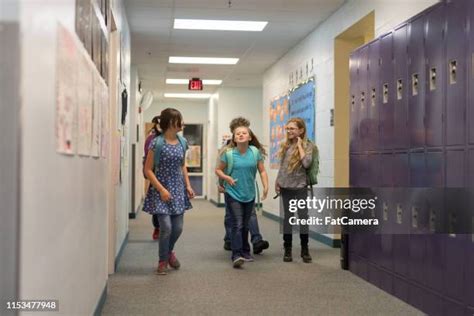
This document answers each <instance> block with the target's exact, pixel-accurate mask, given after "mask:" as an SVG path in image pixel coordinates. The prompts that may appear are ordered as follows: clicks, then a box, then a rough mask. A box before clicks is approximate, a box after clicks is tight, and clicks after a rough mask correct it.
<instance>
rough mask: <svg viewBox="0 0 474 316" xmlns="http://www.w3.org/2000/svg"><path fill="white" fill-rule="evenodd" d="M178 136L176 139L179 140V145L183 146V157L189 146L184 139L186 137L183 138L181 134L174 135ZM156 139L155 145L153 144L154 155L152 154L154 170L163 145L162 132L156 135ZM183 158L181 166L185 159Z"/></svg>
mask: <svg viewBox="0 0 474 316" xmlns="http://www.w3.org/2000/svg"><path fill="white" fill-rule="evenodd" d="M176 136H178V141H179V144H180V145H181V147H182V148H183V151H184V157H185V158H186V151H187V150H188V148H189V146H188V141H187V140H186V138H184V137H183V136H181V135H176ZM154 141H156V145H155V156H154V158H155V159H154V167H155V170H156V168H157V167H158V164H159V162H160V154H161V150H162V149H163V146H164V145H165V138H164V137H163V134H161V135H159V136H157V137H156V138H155V140H154ZM185 158H184V159H183V164H182V165H183V166H184V163H185V161H186V159H185Z"/></svg>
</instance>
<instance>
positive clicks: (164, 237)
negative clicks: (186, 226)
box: [158, 214, 184, 261]
mask: <svg viewBox="0 0 474 316" xmlns="http://www.w3.org/2000/svg"><path fill="white" fill-rule="evenodd" d="M183 216H184V214H181V215H163V214H160V215H158V221H159V222H160V241H159V243H158V244H159V251H158V255H159V258H160V261H168V259H169V254H170V253H171V252H172V251H173V249H174V245H175V243H176V241H177V240H178V238H179V236H180V235H181V232H182V231H183Z"/></svg>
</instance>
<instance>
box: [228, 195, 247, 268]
mask: <svg viewBox="0 0 474 316" xmlns="http://www.w3.org/2000/svg"><path fill="white" fill-rule="evenodd" d="M225 202H226V205H228V206H229V213H230V216H231V221H232V238H231V245H232V260H234V259H235V258H238V257H240V256H243V255H250V244H249V236H248V235H249V221H250V216H251V214H252V210H253V208H254V201H250V202H246V203H244V202H239V201H237V200H235V199H233V198H232V197H231V196H230V195H229V194H225Z"/></svg>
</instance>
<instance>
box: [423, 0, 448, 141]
mask: <svg viewBox="0 0 474 316" xmlns="http://www.w3.org/2000/svg"><path fill="white" fill-rule="evenodd" d="M444 20H445V6H444V5H443V4H440V5H438V6H437V8H436V9H434V10H432V11H430V12H429V13H428V14H427V15H426V35H425V38H426V42H425V49H426V51H425V52H426V59H427V62H428V69H427V73H428V78H427V79H428V83H427V87H426V104H425V105H426V109H425V116H426V118H425V124H426V130H425V132H426V146H429V147H436V146H442V145H443V111H444V110H443V109H444V92H443V90H444V86H445V85H444V82H445V81H444V80H445V79H444V78H445V67H444V60H445V57H444V45H443V42H444V31H445V30H444V26H445V24H444V23H443V21H444Z"/></svg>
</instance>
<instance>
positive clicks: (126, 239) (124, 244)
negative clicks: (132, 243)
mask: <svg viewBox="0 0 474 316" xmlns="http://www.w3.org/2000/svg"><path fill="white" fill-rule="evenodd" d="M128 234H129V232H127V235H126V236H125V239H124V240H123V242H122V245H121V246H120V250H119V253H118V254H117V256H116V257H115V264H114V271H117V267H118V264H119V263H120V259H121V258H122V254H123V250H124V249H125V246H126V245H127V243H128Z"/></svg>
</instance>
